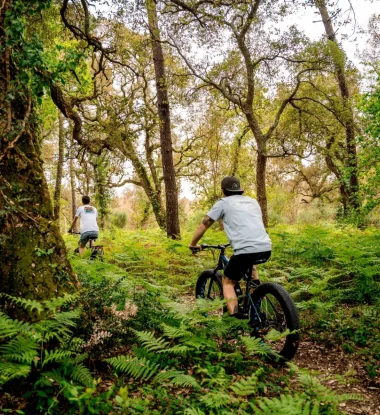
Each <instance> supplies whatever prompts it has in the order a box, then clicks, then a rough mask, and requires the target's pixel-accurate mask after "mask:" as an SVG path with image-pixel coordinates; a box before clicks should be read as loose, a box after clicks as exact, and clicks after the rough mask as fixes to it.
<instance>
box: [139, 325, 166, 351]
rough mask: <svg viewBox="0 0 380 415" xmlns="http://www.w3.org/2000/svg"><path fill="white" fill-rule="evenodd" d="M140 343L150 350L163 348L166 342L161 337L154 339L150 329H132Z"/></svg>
mask: <svg viewBox="0 0 380 415" xmlns="http://www.w3.org/2000/svg"><path fill="white" fill-rule="evenodd" d="M134 332H135V334H136V337H137V339H138V341H139V342H140V344H141V345H142V346H143V347H145V348H146V349H147V350H149V351H150V352H152V351H158V350H162V349H165V347H166V346H168V344H169V343H168V342H167V341H165V340H164V339H162V338H158V339H156V338H155V337H154V334H153V333H152V332H150V331H136V330H135V331H134Z"/></svg>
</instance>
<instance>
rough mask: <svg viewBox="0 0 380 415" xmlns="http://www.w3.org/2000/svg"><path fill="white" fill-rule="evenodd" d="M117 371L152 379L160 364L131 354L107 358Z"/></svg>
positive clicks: (138, 377) (139, 377)
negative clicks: (133, 356)
mask: <svg viewBox="0 0 380 415" xmlns="http://www.w3.org/2000/svg"><path fill="white" fill-rule="evenodd" d="M105 361H106V362H108V363H109V364H110V365H111V366H112V367H113V368H114V369H115V370H116V371H119V372H123V373H125V374H127V375H130V376H132V377H133V378H135V379H142V380H144V379H150V378H151V377H152V376H153V375H154V374H156V372H157V371H158V369H159V367H160V366H159V365H158V364H154V363H152V362H150V361H149V360H147V359H145V358H142V359H138V358H131V357H130V356H117V357H111V358H109V359H105Z"/></svg>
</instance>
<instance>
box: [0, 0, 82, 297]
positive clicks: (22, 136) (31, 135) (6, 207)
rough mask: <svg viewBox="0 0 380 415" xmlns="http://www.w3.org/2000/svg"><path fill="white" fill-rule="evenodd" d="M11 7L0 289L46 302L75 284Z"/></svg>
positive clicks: (0, 76) (0, 127)
mask: <svg viewBox="0 0 380 415" xmlns="http://www.w3.org/2000/svg"><path fill="white" fill-rule="evenodd" d="M11 8H12V1H9V0H5V1H3V2H2V6H1V8H0V258H1V260H0V290H1V292H3V293H7V294H10V295H13V296H21V297H24V298H29V299H36V300H44V299H48V298H52V297H57V296H61V295H63V294H64V293H65V292H73V291H76V289H77V288H78V286H79V283H78V281H77V280H76V278H75V276H74V274H73V272H72V269H71V267H70V264H69V262H68V260H67V257H66V249H65V245H64V242H63V240H62V238H61V235H60V233H59V229H58V228H57V225H56V222H55V221H54V217H53V208H52V204H51V200H50V196H49V192H48V186H47V183H46V180H45V177H44V172H43V169H42V160H41V157H40V147H39V142H40V139H39V137H38V135H37V131H38V125H37V124H36V117H35V111H34V103H33V98H32V97H31V96H30V91H29V90H28V89H27V86H25V84H24V81H23V80H22V79H20V72H19V71H20V69H19V66H18V65H16V64H14V62H15V61H16V62H17V59H18V57H19V56H20V53H23V50H22V48H23V45H22V42H23V40H22V39H17V41H15V40H14V39H6V35H5V33H8V29H9V27H10V25H11V24H14V20H16V19H20V20H21V19H23V18H24V17H25V16H21V15H17V14H16V13H17V12H16V11H15V10H11ZM6 12H8V13H9V12H12V14H13V15H12V23H11V22H10V21H7V20H6V18H5V13H6ZM6 40H7V48H5V42H6ZM21 70H22V69H21ZM7 92H8V96H7ZM10 96H12V99H11V100H9V97H10ZM52 265H54V266H52Z"/></svg>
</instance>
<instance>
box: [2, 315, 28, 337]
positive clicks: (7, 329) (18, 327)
mask: <svg viewBox="0 0 380 415" xmlns="http://www.w3.org/2000/svg"><path fill="white" fill-rule="evenodd" d="M29 327H30V325H29V324H28V323H24V322H23V321H19V320H12V319H11V318H10V317H8V316H7V315H6V314H4V313H2V312H0V339H1V340H2V339H6V338H7V337H13V336H14V335H15V334H17V333H19V332H21V331H24V330H27V329H28V328H29Z"/></svg>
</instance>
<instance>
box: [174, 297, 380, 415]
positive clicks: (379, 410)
mask: <svg viewBox="0 0 380 415" xmlns="http://www.w3.org/2000/svg"><path fill="white" fill-rule="evenodd" d="M181 302H182V303H184V304H194V303H195V301H194V297H192V296H191V295H186V296H181ZM292 363H295V364H296V365H297V366H298V368H300V369H307V370H308V372H310V373H311V374H312V375H313V376H315V377H317V378H318V379H319V380H320V382H321V383H322V384H324V385H325V386H327V387H329V388H330V389H332V390H334V391H336V392H337V393H338V394H343V393H345V394H353V395H360V396H361V397H362V400H348V401H347V402H345V403H342V404H340V405H339V407H340V409H341V410H342V411H344V412H346V413H347V414H350V415H380V377H379V376H377V377H376V378H374V379H370V378H369V377H368V375H367V372H366V370H365V368H364V365H365V363H364V362H363V361H361V360H359V359H358V358H357V357H356V356H355V355H349V354H347V353H345V352H344V351H343V350H342V348H341V347H339V346H333V347H330V346H327V345H324V344H321V343H318V342H314V341H311V340H310V339H308V338H304V339H303V340H301V343H300V346H299V349H298V352H297V354H296V356H295V358H294V360H293V361H292ZM284 370H285V371H287V370H288V369H287V368H286V369H284Z"/></svg>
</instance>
